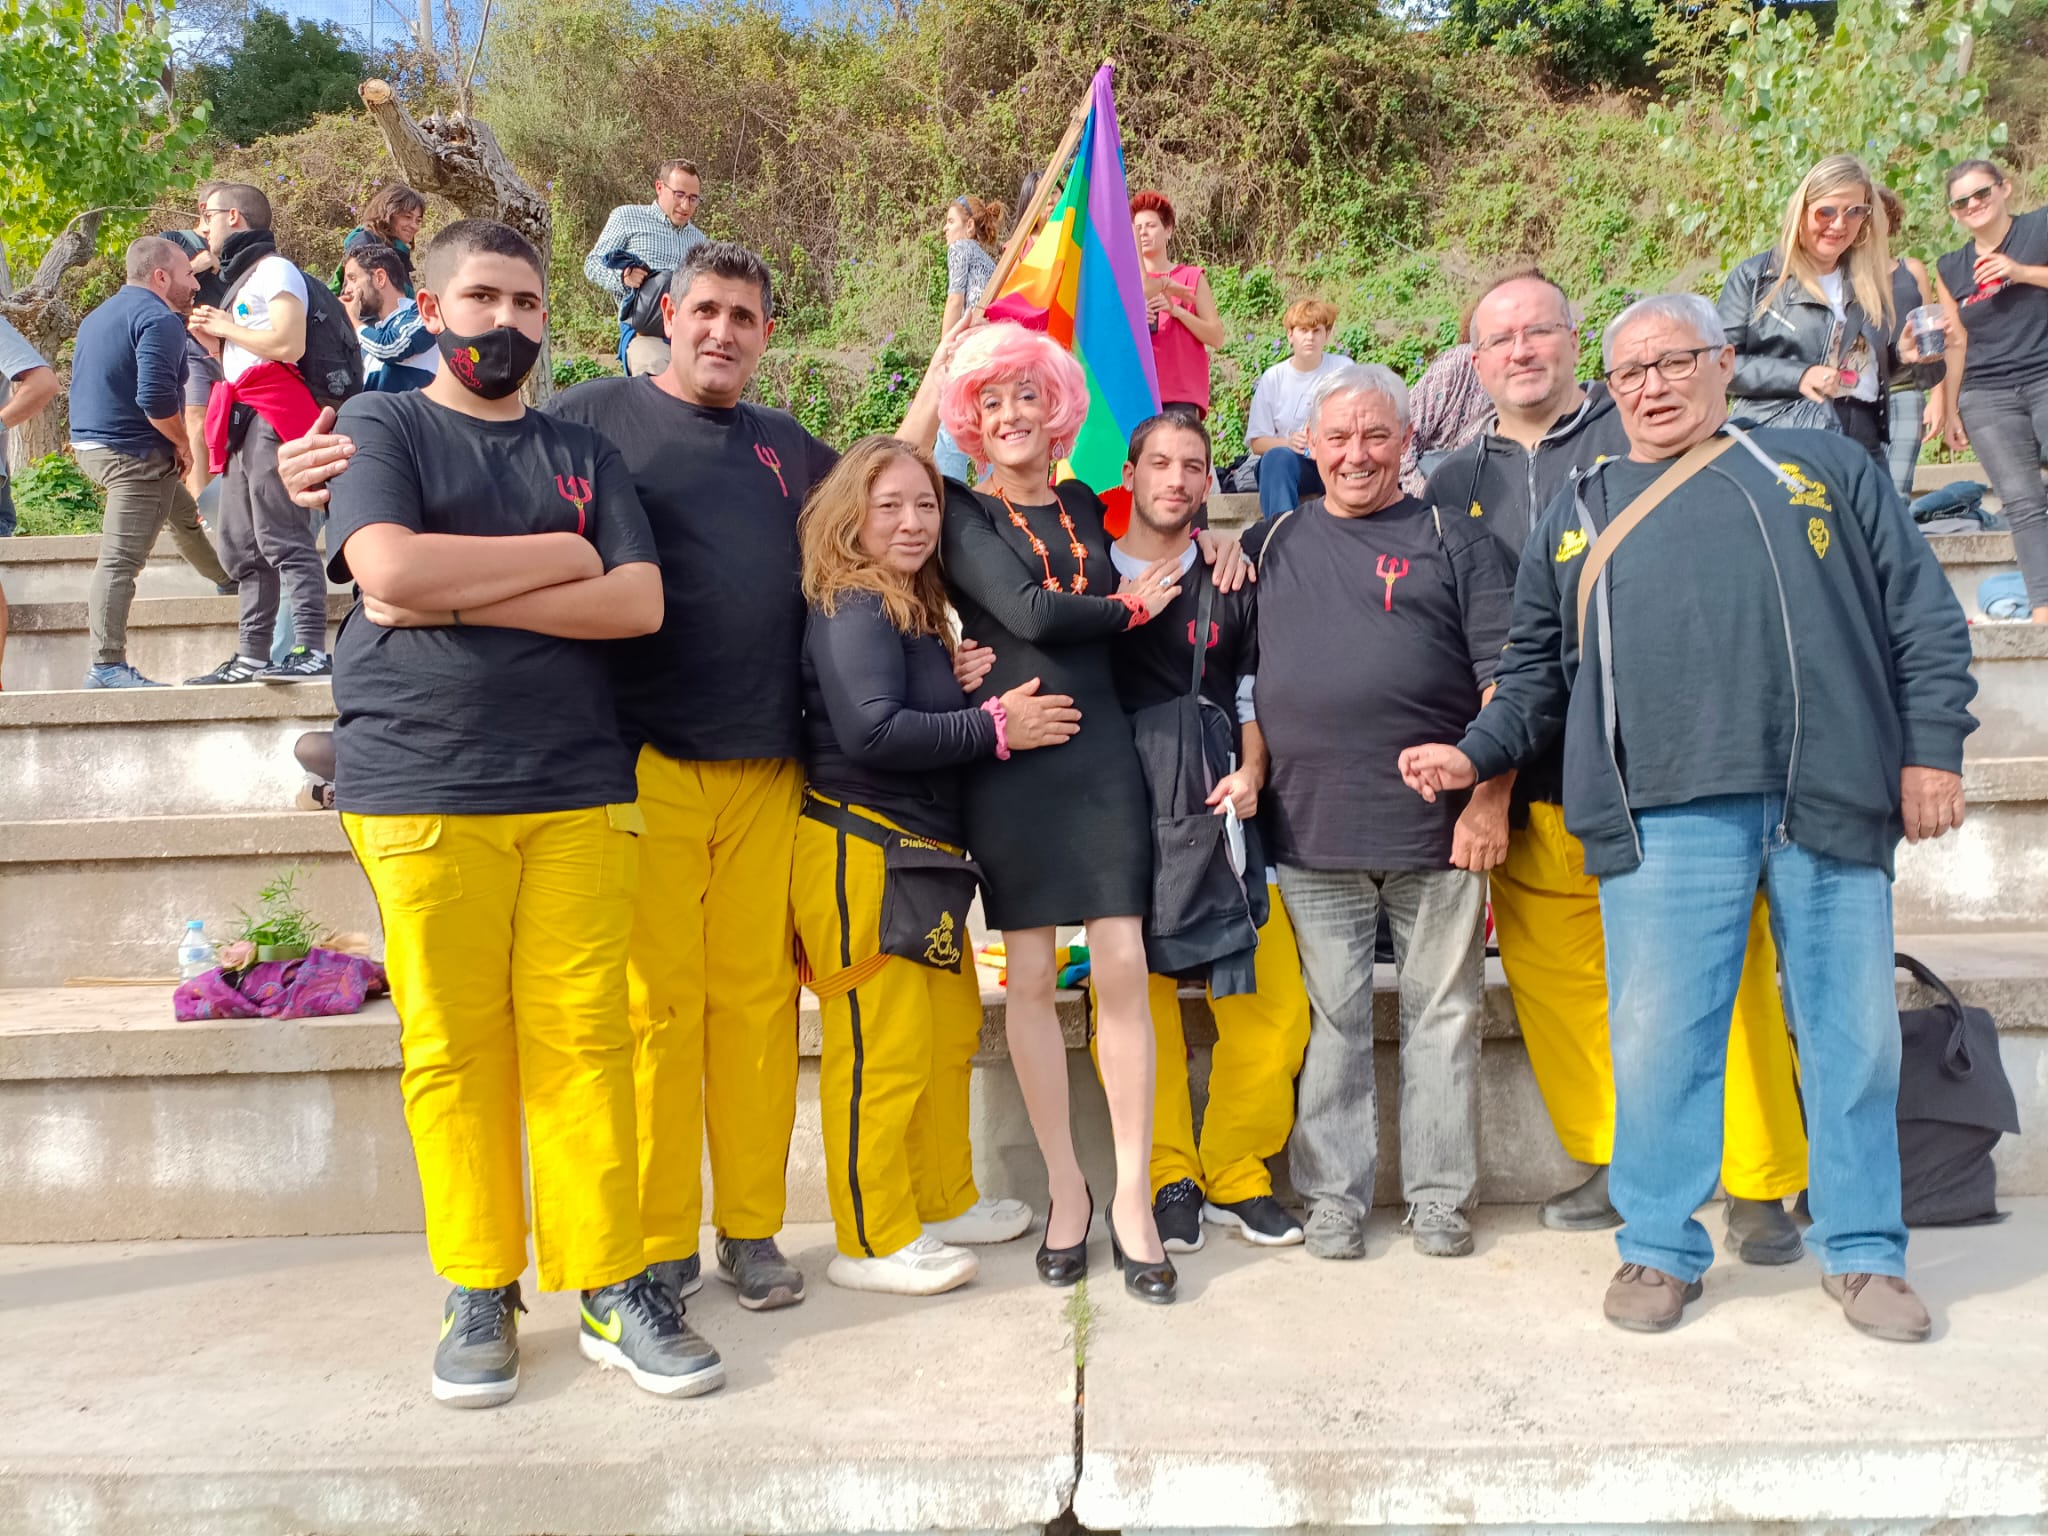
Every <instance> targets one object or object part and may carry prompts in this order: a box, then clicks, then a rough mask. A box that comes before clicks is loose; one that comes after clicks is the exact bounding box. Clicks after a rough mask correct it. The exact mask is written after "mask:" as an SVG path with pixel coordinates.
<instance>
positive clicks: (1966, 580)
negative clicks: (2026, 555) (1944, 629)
mask: <svg viewBox="0 0 2048 1536" xmlns="http://www.w3.org/2000/svg"><path fill="white" fill-rule="evenodd" d="M1927 542H1928V544H1929V546H1930V547H1931V548H1932V549H1933V550H1934V553H1935V557H1936V558H1937V559H1939V560H1940V561H1941V569H1942V573H1943V574H1944V575H1946V576H1947V577H1948V584H1949V588H1950V590H1951V591H1953V592H1954V593H1955V595H1956V601H1957V602H1959V603H1961V604H1962V605H1963V612H1964V614H1966V615H1967V616H1968V617H1969V618H1970V619H1971V620H1972V621H1975V620H1977V619H1981V618H1983V617H1984V605H1983V604H1982V603H1980V602H1978V601H1977V589H1978V588H1979V587H1981V586H1982V585H1983V584H1984V582H1985V581H1986V579H1987V578H1989V577H1992V576H1996V575H2000V574H2002V573H2004V572H2007V571H2016V570H2018V569H2019V565H2018V563H2017V562H2016V561H2015V560H2014V558H2013V553H2012V535H2011V534H2010V533H2007V532H2005V531H2003V530H2001V531H1998V532H1995V533H1931V534H1929V535H1928V536H1927Z"/></svg>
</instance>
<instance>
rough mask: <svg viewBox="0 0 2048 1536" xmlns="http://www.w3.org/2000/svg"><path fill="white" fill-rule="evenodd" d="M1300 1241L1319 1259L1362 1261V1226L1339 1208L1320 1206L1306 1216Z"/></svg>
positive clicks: (1363, 1254) (1361, 1223) (1337, 1206)
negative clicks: (1306, 1221) (1306, 1222)
mask: <svg viewBox="0 0 2048 1536" xmlns="http://www.w3.org/2000/svg"><path fill="white" fill-rule="evenodd" d="M1302 1242H1303V1243H1304V1245H1306V1247H1307V1248H1308V1251H1309V1252H1310V1253H1312V1254H1314V1255H1315V1256H1316V1257H1317V1258H1319V1259H1362V1258H1364V1257H1365V1223H1364V1222H1363V1221H1362V1220H1360V1219H1359V1218H1358V1217H1356V1216H1354V1215H1352V1214H1351V1212H1349V1211H1347V1210H1346V1209H1344V1207H1343V1206H1341V1205H1319V1206H1317V1207H1316V1208H1315V1209H1314V1210H1312V1211H1310V1212H1309V1213H1308V1225H1307V1226H1306V1227H1305V1228H1303V1236H1302Z"/></svg>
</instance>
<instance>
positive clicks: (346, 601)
mask: <svg viewBox="0 0 2048 1536" xmlns="http://www.w3.org/2000/svg"><path fill="white" fill-rule="evenodd" d="M353 602H354V599H353V598H352V597H351V596H350V595H349V594H348V592H346V591H344V590H343V589H341V588H338V587H335V586H333V585H332V584H330V585H329V586H328V588H327V617H328V620H329V622H332V621H334V620H336V619H340V618H342V617H343V616H344V615H346V614H347V612H348V610H349V608H350V606H351V604H352V603H353ZM241 612H242V609H241V600H240V599H239V598H235V597H138V598H137V599H135V602H134V605H133V606H132V607H130V608H129V610H128V627H129V629H131V630H136V629H200V628H208V629H211V628H222V629H232V628H233V627H234V626H235V624H236V623H237V622H238V621H239V619H240V617H241ZM8 624H9V632H10V634H11V635H12V636H13V637H15V638H17V639H18V638H20V637H21V636H23V635H51V634H65V633H69V632H71V631H74V630H85V629H89V628H91V615H90V614H89V612H88V611H87V607H86V604H84V603H83V602H74V603H12V604H9V605H8Z"/></svg>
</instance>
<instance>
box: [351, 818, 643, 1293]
mask: <svg viewBox="0 0 2048 1536" xmlns="http://www.w3.org/2000/svg"><path fill="white" fill-rule="evenodd" d="M341 822H342V826H343V827H344V828H345V829H346V830H347V832H348V838H349V842H350V843H351V845H353V847H354V848H355V851H356V857H357V858H358V859H360V860H361V861H362V866H363V870H364V873H366V874H367V875H368V876H369V877H370V888H371V889H372V890H373V891H375V892H376V896H377V910H378V912H379V914H380V915H381V916H382V918H383V923H384V964H385V969H386V970H387V971H388V972H389V973H390V978H391V996H392V1001H393V1002H394V1003H395V1004H396V1005H397V1008H398V1017H399V1019H400V1021H401V1026H400V1028H401V1033H400V1040H401V1044H402V1048H403V1050H404V1055H405V1069H404V1071H403V1073H402V1074H401V1075H400V1079H399V1082H400V1088H401V1091H402V1093H403V1094H404V1097H405V1120H406V1125H407V1126H408V1127H409V1128H410V1129H411V1131H412V1145H413V1155H414V1157H415V1158H416V1159H417V1160H418V1162H419V1170H420V1188H421V1191H422V1193H423V1194H424V1195H425V1197H426V1218H427V1247H428V1249H429V1251H430V1252H431V1253H432V1255H433V1260H434V1268H435V1270H436V1271H437V1272H439V1273H440V1274H441V1275H442V1276H444V1277H445V1278H446V1279H448V1280H450V1281H452V1282H453V1283H454V1284H456V1285H463V1286H470V1287H477V1288H483V1287H494V1286H501V1285H510V1284H511V1283H512V1282H513V1281H514V1280H517V1279H518V1278H519V1275H520V1272H521V1271H522V1270H524V1269H525V1268H526V1233H527V1220H526V1217H527V1207H526V1189H525V1180H524V1176H523V1173H522V1169H521V1161H520V1136H519V1132H520V1119H521V1112H522V1110H523V1111H524V1117H525V1128H526V1156H527V1160H528V1162H529V1163H530V1164H531V1167H532V1172H533V1245H534V1251H535V1256H536V1258H537V1260H538V1262H539V1266H540V1283H541V1286H542V1288H543V1289H546V1290H551V1291H564V1290H594V1289H596V1288H598V1287H600V1286H605V1285H611V1284H613V1283H615V1282H617V1281H620V1280H624V1279H626V1278H628V1277H629V1276H631V1275H634V1274H637V1273H638V1272H639V1271H640V1269H641V1268H642V1267H643V1266H644V1264H645V1262H646V1261H645V1259H644V1258H643V1256H642V1252H641V1238H640V1212H639V1207H638V1202H637V1200H636V1199H635V1189H634V1134H633V1132H634V1112H633V1031H632V1026H631V1025H630V1024H629V1023H628V1022H627V1018H626V933H627V930H628V928H629V926H630V924H631V921H632V912H633V893H634V889H635V886H636V884H637V882H638V879H639V864H640V838H639V836H638V829H639V827H640V815H639V812H638V811H637V810H636V809H635V808H634V807H633V806H631V805H612V806H597V807H595V808H593V809H590V810H580V811H551V812H544V813H538V814H533V815H524V816H359V815H353V814H348V815H344V816H343V817H342V818H341Z"/></svg>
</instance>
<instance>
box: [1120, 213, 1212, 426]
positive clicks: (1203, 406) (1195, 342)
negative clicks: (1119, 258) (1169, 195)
mask: <svg viewBox="0 0 2048 1536" xmlns="http://www.w3.org/2000/svg"><path fill="white" fill-rule="evenodd" d="M1131 228H1132V230H1133V231H1134V232H1135V233H1136V235H1137V237H1138V260H1139V261H1140V262H1141V263H1142V264H1143V266H1144V269H1145V304H1146V307H1147V308H1148V309H1149V310H1150V312H1151V327H1152V359H1153V362H1154V364H1155V365H1156V366H1157V367H1158V370H1159V403H1160V406H1161V407H1162V408H1164V407H1167V406H1174V405H1180V406H1188V407H1192V408H1193V409H1194V410H1195V411H1196V412H1197V413H1198V414H1200V415H1202V416H1207V415H1208V414H1209V349H1210V348H1211V347H1220V346H1222V345H1223V317H1222V316H1221V315H1219V314H1217V313H1216V295H1215V294H1213V293H1211V292H1210V291H1209V279H1208V278H1207V277H1205V276H1204V275H1203V273H1202V269H1201V268H1200V267H1192V266H1187V265H1184V264H1183V265H1179V266H1176V265H1175V264H1174V261H1173V258H1172V257H1171V256H1169V255H1168V254H1167V251H1166V248H1167V246H1168V245H1170V244H1171V243H1172V241H1173V204H1171V203H1169V202H1168V201H1167V200H1166V197H1165V195H1164V194H1163V193H1159V192H1140V193H1139V194H1138V195H1137V196H1136V197H1134V198H1132V199H1131Z"/></svg>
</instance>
